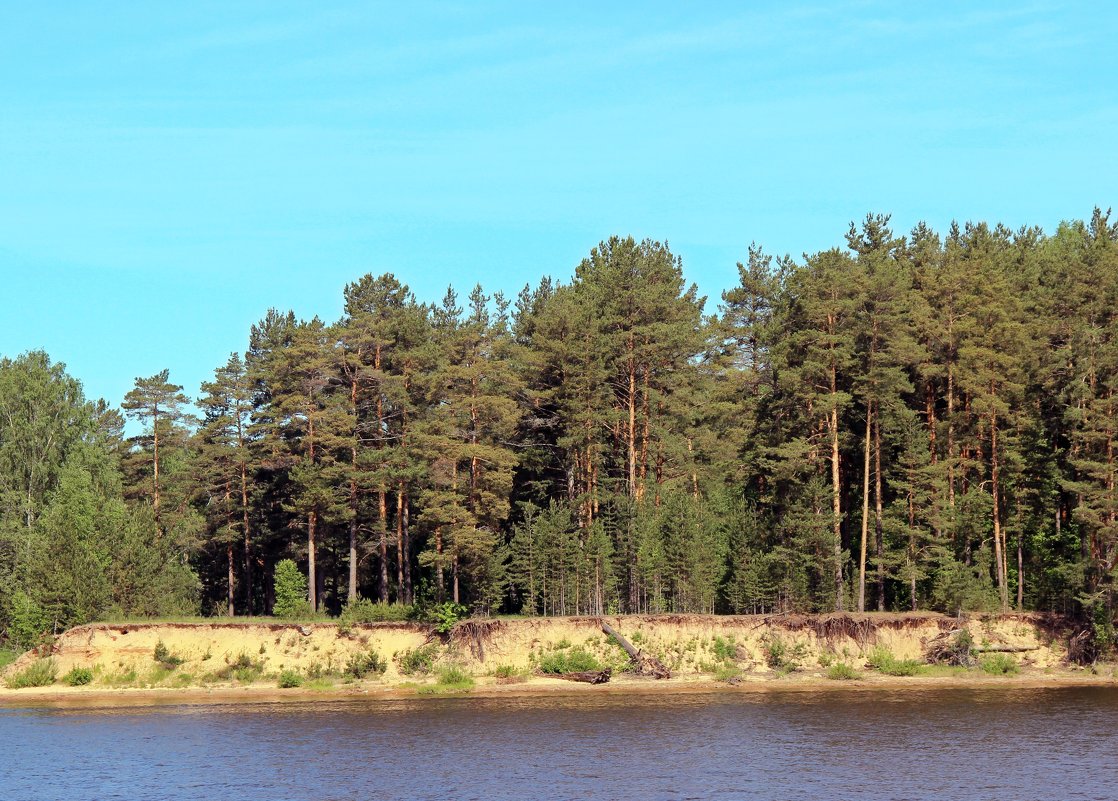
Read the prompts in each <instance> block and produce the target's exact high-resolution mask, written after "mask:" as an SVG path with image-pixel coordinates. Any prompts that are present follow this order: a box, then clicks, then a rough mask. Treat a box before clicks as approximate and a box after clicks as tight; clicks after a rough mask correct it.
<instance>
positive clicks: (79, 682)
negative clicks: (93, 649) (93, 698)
mask: <svg viewBox="0 0 1118 801" xmlns="http://www.w3.org/2000/svg"><path fill="white" fill-rule="evenodd" d="M62 680H63V681H64V682H66V683H67V684H69V685H70V686H71V687H81V686H83V685H85V684H90V683H92V681H93V670H92V668H87V667H77V666H76V665H75V666H74V667H72V668H70V672H69V673H67V674H66V675H65V676H63V677H62Z"/></svg>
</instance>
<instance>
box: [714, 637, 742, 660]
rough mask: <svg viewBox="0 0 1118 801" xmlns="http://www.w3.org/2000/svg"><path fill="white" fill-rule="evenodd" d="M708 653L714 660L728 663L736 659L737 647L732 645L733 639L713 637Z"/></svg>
mask: <svg viewBox="0 0 1118 801" xmlns="http://www.w3.org/2000/svg"><path fill="white" fill-rule="evenodd" d="M710 652H711V654H712V655H713V656H714V658H715V659H720V660H722V661H725V662H730V661H733V660H734V659H735V658H736V657H737V646H736V645H735V644H734V641H733V638H730V639H728V640H727V639H723V638H722V637H715V638H714V641H713V642H712V643H711V647H710Z"/></svg>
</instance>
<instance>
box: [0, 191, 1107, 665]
mask: <svg viewBox="0 0 1118 801" xmlns="http://www.w3.org/2000/svg"><path fill="white" fill-rule="evenodd" d="M836 233H838V234H842V233H843V232H836ZM836 239H837V244H838V247H834V248H830V249H826V250H822V251H820V252H816V253H809V254H805V255H804V257H803V258H799V259H792V258H781V259H775V260H774V259H773V258H771V257H769V256H767V255H766V254H765V253H764V252H763V251H762V249H761V248H760V247H757V246H751V247H750V248H749V251H748V254H747V259H746V261H745V262H744V263H742V264H740V265H738V276H737V277H738V280H737V282H736V284H735V285H734V286H730V287H728V288H726V291H725V292H724V293H722V295H721V298H720V302H719V300H718V299H715V300H714V303H713V304H708V303H707V302H706V301H705V299H704V298H703V297H701V296H700V295H699V293H698V290H697V288H696V287H693V286H689V285H688V284H687V282H686V280H685V278H684V268H683V264H682V262H681V260H680V259H679V258H678V256H676V255H675V254H674V253H672V252H671V250H670V248H669V247H668V246H667V245H666V244H664V243H662V242H655V241H652V240H645V241H637V240H635V239H633V238H628V237H610V238H609V239H607V240H605V241H603V242H600V243H599V244H598V245H597V246H596V247H594V248H592V249H591V250H590V251H589V253H587V255H586V257H585V258H584V259H582V260H581V261H580V263H579V264H578V265H577V267H576V269H575V272H574V275H573V278H572V280H571V281H569V282H565V283H563V284H561V285H560V284H558V283H556V282H554V281H551V280H550V279H545V280H542V281H540V282H539V284H538V286H537V287H535V288H532V287H526V288H525V290H524V291H523V292H522V293H521V294H520V296H519V297H518V298H517V299H516V301H515V304H514V305H513V304H510V303H509V302H508V300H506V299H505V298H504V297H503V296H501V295H500V294H496V295H491V294H488V293H486V292H485V291H484V289H483V288H482V287H480V286H478V287H475V288H474V289H473V291H471V292H470V293H469V296H468V300H467V301H465V302H463V303H461V304H460V303H459V297H458V295H457V294H456V293H455V292H454V291H450V292H448V294H447V296H446V298H445V299H444V301H443V302H442V303H441V304H420V303H418V302H417V301H416V299H415V297H414V295H413V294H412V293H411V291H410V290H409V289H408V287H407V286H405V285H404V284H403V283H402V282H401V281H400V280H399V279H397V278H396V277H395V276H393V275H390V274H386V275H380V276H376V275H366V276H362V277H359V278H357V279H356V280H355V281H354V282H352V283H351V284H349V285H347V286H346V288H345V291H344V302H345V313H344V316H343V318H342V319H341V320H340V321H339V322H338V323H337V324H336V325H326V324H325V323H323V322H322V320H320V319H318V318H314V319H311V320H299V319H297V318H296V317H295V315H294V314H293V313H281V312H278V311H272V312H269V313H268V315H267V316H266V317H265V318H264V319H263V320H262V321H261V322H260V323H259V324H258V325H256V326H253V327H252V330H251V331H250V332H249V334H250V336H249V348H248V351H247V352H246V353H245V354H244V356H243V358H242V357H241V355H239V354H234V355H232V356H231V357H230V358H229V359H228V360H227V361H225V362H224V363H223V365H222V366H220V367H219V368H218V369H217V371H216V372H215V376H214V380H213V381H212V382H207V383H206V385H205V386H204V387H203V397H202V398H200V399H199V400H198V408H199V409H201V411H202V412H203V413H204V419H203V420H202V421H195V420H193V419H192V418H191V416H190V415H189V414H188V411H187V410H188V408H189V399H188V398H187V397H186V396H185V395H184V394H183V393H182V388H181V387H180V386H179V385H177V384H174V383H173V381H172V380H171V378H170V373H169V372H168V371H167V370H161V371H159V372H157V373H155V374H154V375H151V376H148V377H140V378H137V379H136V382H135V386H134V388H133V389H132V390H131V391H130V392H128V394H127V395H126V397H125V400H124V403H123V410H124V412H125V413H126V414H127V415H128V417H130V418H131V419H133V420H134V421H135V423H136V424H137V428H138V429H139V431H138V433H137V434H136V435H135V436H133V437H130V438H129V439H128V440H125V439H124V437H123V418H122V416H121V414H120V413H119V412H117V411H116V410H112V409H110V408H108V407H107V406H106V405H105V404H103V403H91V402H89V401H88V400H86V398H85V397H84V395H83V393H82V388H81V384H80V382H79V381H78V380H77V379H75V378H73V377H71V376H69V375H68V374H67V373H66V370H65V368H64V366H63V365H61V364H59V363H55V362H52V361H51V359H50V358H49V357H48V356H47V354H45V353H43V352H41V351H35V352H31V353H26V354H23V355H20V356H17V357H15V358H0V410H3V414H0V639H2V640H3V641H4V642H5V643H9V644H12V645H14V646H16V647H19V648H26V647H30V646H34V645H36V644H38V642H39V640H40V638H41V637H42V636H43V635H44V634H54V633H58V632H60V631H62V630H64V629H66V628H67V627H69V626H72V625H75V624H78V623H85V622H89V621H91V620H94V619H102V618H104V617H107V616H135V617H146V616H164V615H174V614H191V613H193V614H197V613H198V612H199V610H201V609H205V610H212V611H214V612H219V611H220V612H225V611H227V610H228V609H229V607H230V605H232V606H235V607H236V608H237V611H242V612H252V611H258V610H260V609H262V607H263V605H264V604H265V603H266V599H267V598H268V597H269V596H271V595H272V593H271V592H269V590H271V589H272V588H265V587H263V586H261V578H260V572H261V571H260V570H259V568H258V566H259V565H261V564H271V563H272V562H274V561H275V560H276V559H279V558H280V557H282V556H284V555H290V554H300V555H302V554H304V553H306V550H305V549H307V548H308V546H309V547H310V548H313V549H315V550H316V551H317V555H318V558H317V559H316V564H317V566H318V569H319V570H320V571H322V572H323V574H324V575H325V576H327V580H326V581H323V582H321V586H322V587H323V591H324V598H323V600H324V603H325V605H326V608H327V609H330V610H336V609H339V608H340V607H341V606H342V602H343V600H344V599H345V598H346V597H350V596H347V590H348V591H349V592H350V593H356V592H357V591H359V590H360V591H362V592H365V593H366V594H369V593H375V597H378V598H381V599H382V601H381V602H378V603H376V604H373V603H370V602H368V601H357V602H356V603H354V604H353V605H352V608H347V609H346V610H345V611H344V612H343V615H342V617H341V618H340V619H339V631H341V632H342V633H343V634H345V633H346V632H352V627H353V626H355V625H357V624H359V623H362V622H366V621H369V622H372V621H375V620H382V619H384V620H397V619H400V618H401V617H404V616H406V615H408V612H407V611H406V610H407V608H408V607H407V606H404V605H400V604H394V605H392V606H389V605H388V603H387V602H388V601H389V600H391V599H395V600H396V601H397V602H406V603H411V602H413V601H418V602H419V603H421V604H422V605H423V606H424V608H427V607H428V606H429V605H430V604H438V606H437V607H436V609H435V612H434V613H433V614H431V615H430V616H429V617H428V619H430V620H432V621H433V622H434V623H435V624H436V626H437V629H438V631H439V632H440V633H441V634H444V635H445V634H447V633H449V631H450V630H451V628H452V627H453V626H454V624H455V622H456V621H457V620H459V619H460V618H461V617H462V615H464V614H465V611H464V609H463V608H461V607H456V606H452V605H449V604H445V603H444V601H445V599H447V598H450V597H453V598H455V599H460V600H461V601H462V602H463V603H464V604H467V605H468V606H469V608H470V609H472V610H474V611H475V612H477V613H478V614H481V615H490V614H492V613H494V612H512V613H516V612H521V613H525V614H529V615H532V614H545V615H602V614H606V613H618V614H621V613H659V612H673V613H689V612H701V613H711V612H735V613H751V614H772V613H784V612H822V611H830V610H833V609H836V608H851V606H852V605H855V604H857V603H858V601H857V600H855V599H858V598H859V592H858V586H859V582H858V581H857V577H858V573H859V561H860V548H859V546H860V544H861V543H860V542H859V540H860V538H859V537H858V536H857V534H856V532H857V531H858V529H859V528H861V527H862V526H863V525H864V526H865V529H864V530H865V531H866V533H867V537H868V539H867V541H866V545H867V557H868V560H867V566H868V571H867V573H866V574H865V576H864V578H865V579H866V581H865V588H866V593H865V598H864V600H865V604H866V607H867V608H881V609H918V608H933V609H937V610H940V611H944V612H948V613H952V614H954V613H957V612H959V611H969V610H973V611H987V610H990V611H992V610H999V609H1000V610H1005V609H1008V608H1009V607H1010V606H1011V605H1012V606H1018V605H1019V606H1021V607H1022V608H1036V609H1048V610H1054V611H1063V612H1066V611H1069V610H1070V611H1072V612H1076V613H1078V614H1079V615H1080V616H1081V618H1082V621H1083V623H1084V625H1086V626H1090V628H1091V629H1092V630H1093V633H1094V643H1095V644H1096V645H1097V646H1098V648H1100V649H1101V650H1103V651H1104V652H1105V651H1107V650H1108V649H1109V648H1110V647H1111V645H1112V644H1113V642H1114V638H1115V634H1114V626H1113V615H1114V609H1115V608H1116V604H1115V602H1116V600H1118V599H1116V598H1115V595H1116V590H1118V586H1116V579H1118V576H1116V574H1115V572H1114V568H1113V565H1112V564H1111V563H1112V561H1113V560H1112V559H1111V558H1110V555H1112V554H1113V552H1114V551H1115V549H1116V548H1118V525H1116V524H1115V521H1114V515H1113V509H1114V492H1113V453H1114V450H1115V446H1116V445H1118V442H1116V441H1115V440H1116V438H1118V435H1116V433H1115V427H1114V425H1113V421H1114V419H1115V416H1116V415H1118V402H1116V400H1115V397H1116V396H1115V392H1114V388H1115V386H1118V333H1116V332H1118V304H1115V303H1114V298H1115V297H1118V225H1116V224H1115V223H1114V222H1112V221H1111V218H1110V214H1109V212H1104V211H1102V210H1095V211H1094V213H1093V214H1092V215H1091V217H1090V218H1089V219H1085V220H1080V221H1070V222H1067V223H1062V224H1061V225H1060V226H1059V227H1058V228H1057V230H1056V231H1054V232H1052V233H1051V234H1047V235H1046V234H1044V233H1042V232H1040V231H1039V230H1038V229H1029V228H1021V229H1015V230H1010V229H1009V228H1006V227H1004V226H998V225H988V224H985V223H965V224H962V225H958V226H955V225H953V226H952V227H951V228H950V229H949V230H948V231H946V232H944V233H943V234H939V233H936V232H934V231H932V230H931V229H929V228H928V227H927V226H925V225H918V226H916V228H914V229H913V230H912V231H911V232H906V233H905V234H903V235H902V234H901V232H895V231H893V229H892V228H891V226H890V220H889V217H888V216H887V215H877V214H871V215H867V216H866V218H865V220H864V221H863V222H861V223H860V224H854V225H852V226H851V227H850V229H849V230H848V231H847V232H846V234H845V236H839V237H837V238H836ZM196 423H197V424H196ZM868 446H869V447H870V452H871V453H872V455H873V458H872V459H871V460H870V461H871V465H870V467H866V464H867V463H866V461H865V453H866V452H867V451H866V450H865V449H866V448H867V447H868ZM878 461H880V465H878V464H877V462H878ZM832 467H834V468H837V469H835V470H834V471H832V469H831V468H832ZM156 468H158V470H157V469H156ZM871 479H872V480H871ZM863 482H864V483H863ZM382 509H383V511H381V510H382ZM862 509H865V512H864V513H863V512H862V511H861V510H862ZM351 523H354V524H356V529H355V530H354V531H353V533H354V534H356V535H357V536H358V538H359V539H358V548H357V549H356V550H355V551H354V555H353V556H352V557H350V556H348V550H349V544H350V543H349V539H350V535H351V530H350V524H351ZM367 523H371V527H369V526H367V525H366V524H367ZM871 531H872V532H873V534H872V535H870V532H871ZM308 534H310V535H313V539H314V541H313V542H310V543H308V542H307V539H306V537H307V535H308ZM851 535H853V536H851ZM397 538H399V544H398V545H397V542H396V540H397ZM1083 543H1089V544H1090V545H1091V547H1090V548H1087V549H1084V548H1083V547H1082V544H1083ZM1018 548H1019V549H1020V554H1021V568H1020V570H1019V568H1018V566H1017V559H1016V556H1017V553H1016V551H1017V550H1018ZM369 557H372V558H371V559H370V558H369ZM299 558H305V557H303V556H300V557H299ZM350 558H352V559H353V560H354V563H353V564H352V565H346V564H344V563H345V562H347V561H348V560H349V559H350ZM401 558H402V561H401ZM307 564H308V566H309V564H310V560H309V559H308V560H307ZM350 566H352V567H353V569H354V576H355V579H354V584H355V586H352V587H351V586H349V584H350V582H348V581H337V580H335V578H336V577H338V576H343V575H344V574H345V573H346V570H345V568H346V567H350ZM230 571H232V576H231V577H230ZM276 581H277V587H276V592H275V600H276V610H275V611H276V614H277V615H278V616H280V617H283V618H288V619H290V618H292V617H300V616H303V615H306V614H309V612H310V611H311V610H310V608H309V606H310V604H309V603H308V598H307V593H306V588H307V581H306V579H305V578H304V577H303V576H302V575H301V574H299V572H298V570H297V569H295V567H294V565H293V564H291V563H290V562H288V561H286V560H285V562H281V563H280V565H279V566H277V572H276ZM311 583H312V584H313V583H314V582H311ZM230 585H231V586H230ZM279 585H283V586H279ZM1018 587H1019V588H1020V593H1021V599H1020V602H1019V603H1018V601H1017V598H1016V595H1017V592H1016V591H1017V590H1018ZM316 600H317V599H316ZM316 611H317V610H316ZM634 641H636V640H634ZM773 647H775V646H773ZM778 650H779V649H778ZM1091 656H1092V657H1093V654H1092V655H1091ZM713 657H714V658H715V659H717V660H720V661H723V662H726V661H729V660H731V659H732V658H733V655H732V653H730V652H729V650H728V649H723V648H722V646H719V645H717V644H716V646H715V650H714V652H713ZM770 657H771V658H769V659H768V660H767V661H769V663H770V664H771V665H773V666H774V669H779V670H787V669H791V667H793V666H794V665H795V663H796V661H797V659H798V658H799V657H797V655H796V654H795V653H791V652H788V653H784V654H780V655H777V654H770ZM692 661H693V660H692Z"/></svg>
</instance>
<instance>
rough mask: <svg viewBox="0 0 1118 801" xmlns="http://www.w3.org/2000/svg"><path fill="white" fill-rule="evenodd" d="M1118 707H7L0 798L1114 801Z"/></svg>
mask: <svg viewBox="0 0 1118 801" xmlns="http://www.w3.org/2000/svg"><path fill="white" fill-rule="evenodd" d="M1116 712H1118V690H1116V689H1110V688H1076V689H1052V690H1049V689H1045V690H1031V689H1011V688H1007V689H967V690H934V691H929V690H906V691H896V692H893V691H881V690H872V691H857V692H855V691H824V692H816V693H807V692H770V693H744V692H743V693H737V692H726V693H713V694H678V695H634V694H621V693H601V694H599V693H594V692H589V693H583V694H579V695H571V696H563V697H555V696H543V697H540V696H535V697H528V698H519V699H508V698H468V697H466V698H446V699H422V700H415V701H384V700H367V701H365V700H363V701H351V700H345V701H330V702H307V703H303V702H285V703H261V704H238V705H193V706H192V705H182V706H145V707H130V708H119V707H118V708H112V709H79V710H75V709H57V708H48V707H43V708H25V709H11V708H9V709H3V708H0V799H12V801H24V800H25V799H26V800H27V801H31V799H44V800H45V801H46V800H52V799H65V800H66V801H75V799H130V800H132V799H145V800H146V799H174V800H175V801H183V800H185V799H214V800H215V801H218V800H224V799H230V800H235V799H268V801H281V800H284V799H292V800H293V801H294V800H298V801H304V800H305V801H312V799H313V800H314V801H328V800H329V799H397V798H398V799H461V800H462V801H465V800H466V799H486V800H487V801H488V800H489V799H611V800H615V801H622V800H623V799H640V801H652V800H653V799H829V800H830V801H843V800H844V799H849V800H851V801H853V800H854V799H913V800H915V799H928V800H929V801H931V800H932V799H935V801H945V800H947V799H968V801H969V799H999V801H1028V800H1029V799H1052V800H1053V801H1072V799H1100V800H1105V801H1114V799H1118V716H1116V714H1115V713H1116Z"/></svg>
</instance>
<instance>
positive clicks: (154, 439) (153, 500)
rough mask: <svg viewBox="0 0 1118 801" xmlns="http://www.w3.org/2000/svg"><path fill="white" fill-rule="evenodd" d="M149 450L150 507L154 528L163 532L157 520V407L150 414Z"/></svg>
mask: <svg viewBox="0 0 1118 801" xmlns="http://www.w3.org/2000/svg"><path fill="white" fill-rule="evenodd" d="M151 450H152V474H151V506H152V511H153V513H154V514H155V526H156V528H157V529H159V530H160V531H163V526H162V524H161V522H160V520H159V407H158V406H156V407H155V408H154V410H153V412H152V417H151Z"/></svg>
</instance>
